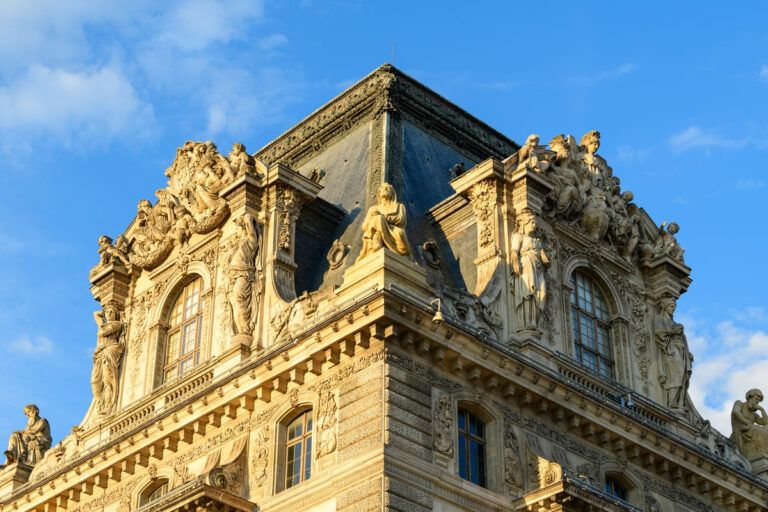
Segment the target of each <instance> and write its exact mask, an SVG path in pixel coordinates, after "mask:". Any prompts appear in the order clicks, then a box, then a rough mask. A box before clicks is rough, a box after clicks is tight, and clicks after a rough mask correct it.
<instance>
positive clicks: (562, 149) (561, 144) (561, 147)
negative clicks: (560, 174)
mask: <svg viewBox="0 0 768 512" xmlns="http://www.w3.org/2000/svg"><path fill="white" fill-rule="evenodd" d="M549 147H550V148H552V151H554V152H555V153H557V156H558V157H561V158H566V157H568V154H569V153H568V146H567V145H566V142H565V135H557V136H555V137H554V138H553V139H552V140H551V141H549Z"/></svg>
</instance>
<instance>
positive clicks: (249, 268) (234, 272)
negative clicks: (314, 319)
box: [227, 213, 262, 335]
mask: <svg viewBox="0 0 768 512" xmlns="http://www.w3.org/2000/svg"><path fill="white" fill-rule="evenodd" d="M235 223H236V224H237V225H238V228H239V229H238V234H237V237H238V241H237V243H236V245H235V249H234V251H233V253H232V256H231V257H230V259H229V265H228V268H227V271H228V273H229V280H230V281H229V282H230V286H229V292H228V294H227V298H228V300H229V306H230V308H231V309H232V329H233V331H234V333H235V334H248V335H251V334H253V330H254V327H255V325H254V322H255V319H256V312H257V310H258V307H259V299H260V297H261V273H262V272H261V261H260V258H259V254H260V249H261V231H260V229H259V225H258V223H257V222H256V219H255V218H254V217H253V215H251V214H249V213H246V214H245V215H244V216H243V217H239V218H238V219H237V220H235Z"/></svg>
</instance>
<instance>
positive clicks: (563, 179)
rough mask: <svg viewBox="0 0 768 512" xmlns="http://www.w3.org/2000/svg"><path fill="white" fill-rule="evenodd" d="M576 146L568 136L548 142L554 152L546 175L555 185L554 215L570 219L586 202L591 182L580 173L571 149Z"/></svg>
mask: <svg viewBox="0 0 768 512" xmlns="http://www.w3.org/2000/svg"><path fill="white" fill-rule="evenodd" d="M575 144H576V142H575V140H573V137H571V136H570V135H569V136H568V138H567V139H566V137H565V136H564V135H558V136H556V137H554V138H553V139H552V140H551V141H549V147H550V148H552V151H554V152H555V154H556V157H555V160H554V164H553V165H552V167H551V168H550V172H549V173H548V176H549V178H550V179H551V180H552V182H553V183H554V185H555V189H554V191H553V196H554V197H553V199H554V201H553V202H554V203H555V207H554V213H555V214H558V215H564V216H566V217H570V216H571V215H573V214H575V213H579V212H580V211H581V209H582V207H583V204H584V202H585V200H586V195H587V191H588V190H589V188H590V187H591V185H592V180H591V178H590V176H589V175H587V174H586V173H580V170H581V169H580V167H579V166H578V165H577V164H576V161H575V159H574V154H573V150H572V147H573V146H574V145H575Z"/></svg>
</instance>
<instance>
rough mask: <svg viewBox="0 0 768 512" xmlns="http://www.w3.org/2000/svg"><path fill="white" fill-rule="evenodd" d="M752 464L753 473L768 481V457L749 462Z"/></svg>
mask: <svg viewBox="0 0 768 512" xmlns="http://www.w3.org/2000/svg"><path fill="white" fill-rule="evenodd" d="M749 462H750V463H751V464H752V472H753V473H754V474H755V475H757V476H758V477H760V478H762V479H763V480H768V457H759V458H757V459H754V460H751V461H749Z"/></svg>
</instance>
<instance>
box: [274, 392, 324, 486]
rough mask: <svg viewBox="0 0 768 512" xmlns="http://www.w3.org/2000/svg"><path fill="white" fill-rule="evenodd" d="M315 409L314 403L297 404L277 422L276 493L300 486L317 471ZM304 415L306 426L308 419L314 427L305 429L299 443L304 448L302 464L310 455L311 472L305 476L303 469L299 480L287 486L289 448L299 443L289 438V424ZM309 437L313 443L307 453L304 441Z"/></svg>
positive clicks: (302, 449)
mask: <svg viewBox="0 0 768 512" xmlns="http://www.w3.org/2000/svg"><path fill="white" fill-rule="evenodd" d="M315 411H316V408H315V407H314V404H311V403H305V404H301V405H297V406H296V407H294V408H292V409H291V410H290V411H289V412H288V413H286V414H284V415H283V416H282V418H281V419H280V420H279V421H278V422H277V428H276V432H277V435H276V442H277V447H276V449H275V451H274V453H275V457H274V468H275V472H274V489H275V491H274V492H275V494H277V493H279V492H282V491H286V490H288V489H291V488H293V487H298V486H299V485H301V484H302V483H304V482H306V481H308V480H309V479H311V478H312V475H313V474H314V473H315V472H316V471H317V468H316V464H315V458H316V449H317V446H316V445H317V443H316V439H314V438H315V437H316V434H317V432H316V430H317V428H316V427H317V426H316V423H317V421H316V419H315ZM304 415H306V416H305V422H304V424H305V426H306V422H307V421H311V422H312V428H311V431H310V432H309V433H308V432H307V431H303V433H302V436H301V440H300V441H299V443H301V444H302V448H301V451H302V460H301V462H302V466H304V464H305V459H304V456H306V455H308V457H309V464H310V474H309V476H308V477H306V478H305V476H304V474H303V469H302V472H301V473H302V474H301V477H300V480H299V482H296V483H294V484H292V485H291V486H287V485H286V483H287V470H288V468H287V450H288V447H289V445H290V446H294V445H295V444H297V443H292V442H291V441H290V440H289V439H288V426H289V425H290V424H291V423H292V422H294V421H295V420H297V419H298V418H300V417H302V416H304ZM307 439H309V440H310V441H309V442H310V443H311V446H310V451H309V454H306V450H305V446H304V443H305V442H306V440H307Z"/></svg>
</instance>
